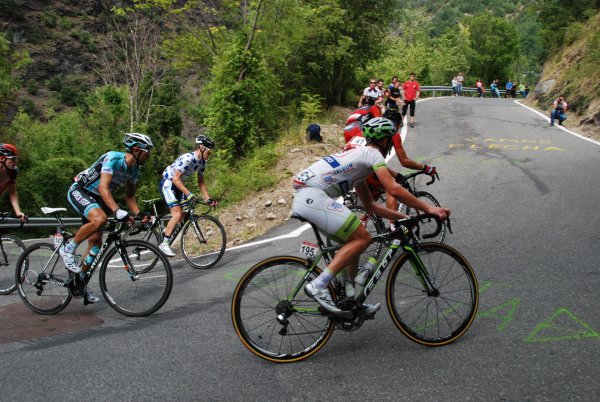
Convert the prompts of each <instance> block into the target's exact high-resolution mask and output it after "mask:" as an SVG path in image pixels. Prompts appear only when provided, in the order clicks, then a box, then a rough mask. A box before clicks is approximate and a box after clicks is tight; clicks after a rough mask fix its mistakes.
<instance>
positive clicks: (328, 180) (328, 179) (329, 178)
mask: <svg viewBox="0 0 600 402" xmlns="http://www.w3.org/2000/svg"><path fill="white" fill-rule="evenodd" d="M323 181H324V182H325V183H327V184H333V183H335V182H337V179H336V178H335V177H333V176H323Z"/></svg>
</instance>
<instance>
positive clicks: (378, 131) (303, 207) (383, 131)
mask: <svg viewBox="0 0 600 402" xmlns="http://www.w3.org/2000/svg"><path fill="white" fill-rule="evenodd" d="M363 132H364V136H365V138H366V140H367V145H366V146H361V147H356V148H353V149H350V150H348V151H345V152H342V153H338V154H334V155H330V156H326V157H325V158H323V159H322V160H320V161H318V162H315V163H314V164H313V165H311V166H310V167H308V168H307V169H305V170H303V171H302V172H300V173H299V174H298V175H296V176H294V178H293V181H294V188H295V189H296V195H295V197H294V204H293V211H294V213H296V214H298V215H300V216H301V217H303V218H304V219H306V220H308V221H310V222H312V223H313V224H315V225H316V226H317V228H318V229H319V230H320V231H321V232H323V233H325V234H326V235H327V236H329V237H330V238H332V239H334V240H337V241H339V242H341V243H344V245H343V246H342V247H341V248H340V249H339V250H338V251H337V252H336V254H335V257H334V258H333V260H332V261H331V263H330V264H329V266H328V267H326V268H325V269H324V270H323V273H321V274H320V275H319V276H318V277H317V278H316V279H315V280H313V281H312V282H310V283H309V284H307V285H306V287H305V292H306V294H307V295H308V296H309V297H311V298H313V299H314V300H315V301H316V302H317V303H318V304H319V305H320V306H321V307H322V308H324V309H325V310H327V311H328V312H330V313H333V314H340V313H341V312H342V310H341V309H340V308H339V307H337V306H336V305H335V303H334V301H333V298H332V296H331V294H330V293H329V290H328V284H329V283H330V282H331V280H332V279H333V278H334V277H335V276H336V275H337V274H338V273H339V272H341V271H342V270H343V269H345V268H347V269H348V275H349V276H350V278H351V279H352V280H353V279H354V278H355V277H356V273H357V270H358V261H359V258H360V255H361V253H362V252H363V251H364V250H366V248H367V247H368V246H369V244H370V242H371V236H370V234H369V232H368V231H367V229H366V228H365V227H364V226H363V225H361V224H360V220H359V219H358V217H357V216H356V215H355V214H354V213H353V212H352V211H350V210H349V209H348V208H347V207H346V206H345V205H343V203H341V202H338V201H336V198H337V197H340V196H343V195H345V194H346V193H347V192H348V191H349V190H350V189H352V188H355V189H356V193H357V195H358V197H359V198H360V200H361V201H362V203H363V204H364V207H365V209H367V210H368V211H370V212H373V213H375V214H376V215H379V216H381V217H383V218H387V219H402V218H405V217H406V215H404V214H402V213H400V212H397V211H394V210H390V209H388V208H386V207H385V206H383V205H379V204H377V203H376V202H374V201H373V199H372V197H371V195H370V193H369V190H368V188H367V186H366V184H365V181H364V179H365V178H366V177H367V176H369V175H370V174H372V173H373V172H374V173H375V175H376V176H377V178H378V179H379V181H381V183H382V184H383V186H384V187H385V190H386V191H387V192H388V193H389V194H390V195H391V196H393V197H394V198H397V199H398V200H400V201H401V202H403V203H404V204H406V205H408V206H410V207H412V208H415V209H418V210H421V211H423V212H426V213H430V214H433V215H436V216H438V217H439V218H440V219H442V220H445V219H446V218H447V217H448V216H450V210H449V209H448V208H439V207H433V206H431V205H428V204H426V203H424V202H423V201H421V200H419V199H417V198H415V197H414V196H413V195H412V194H410V193H409V192H408V191H407V190H406V189H404V188H403V187H402V186H400V185H399V184H397V183H396V181H395V180H394V177H393V176H392V174H391V173H390V172H389V170H388V168H387V166H386V164H385V159H384V155H387V154H388V152H389V150H390V148H391V146H392V137H393V136H394V135H395V134H396V127H395V125H394V123H393V122H392V121H390V120H388V119H385V118H375V119H371V120H369V121H368V122H367V123H365V125H364V127H363ZM380 307H381V305H380V303H377V304H375V305H367V304H365V305H363V308H364V309H365V313H366V314H369V315H373V314H374V313H375V312H377V310H379V308H380Z"/></svg>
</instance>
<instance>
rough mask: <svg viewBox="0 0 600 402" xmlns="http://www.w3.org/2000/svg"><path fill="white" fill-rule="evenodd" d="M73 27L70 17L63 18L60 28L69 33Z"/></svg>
mask: <svg viewBox="0 0 600 402" xmlns="http://www.w3.org/2000/svg"><path fill="white" fill-rule="evenodd" d="M73 25H74V24H73V21H72V20H71V19H70V18H69V17H62V18H61V19H60V27H61V28H62V29H64V30H65V31H68V30H70V29H71V28H73Z"/></svg>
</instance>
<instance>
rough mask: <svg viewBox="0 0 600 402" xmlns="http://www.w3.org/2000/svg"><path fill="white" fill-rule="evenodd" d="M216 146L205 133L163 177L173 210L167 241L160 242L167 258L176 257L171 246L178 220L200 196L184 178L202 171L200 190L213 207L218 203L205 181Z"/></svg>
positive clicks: (162, 182) (199, 173) (170, 166)
mask: <svg viewBox="0 0 600 402" xmlns="http://www.w3.org/2000/svg"><path fill="white" fill-rule="evenodd" d="M214 147H215V143H214V142H213V141H212V140H211V139H210V138H209V137H206V136H204V135H199V136H197V137H196V146H195V148H194V150H193V151H192V152H188V153H185V154H183V155H181V156H180V157H179V158H177V159H176V160H175V162H173V163H172V164H171V165H169V166H167V168H166V169H165V170H164V172H163V178H162V180H161V182H160V191H161V192H162V195H163V197H164V198H165V201H166V203H167V206H168V207H169V210H170V211H171V216H172V217H171V220H169V223H167V227H166V228H165V232H164V233H163V242H162V243H161V244H160V246H159V248H160V251H162V252H163V253H165V255H166V256H167V257H174V256H175V252H174V251H173V250H171V247H169V242H170V240H171V234H173V231H174V230H175V227H176V226H177V223H179V222H180V221H181V220H182V219H183V211H182V207H185V206H186V205H187V204H188V203H190V202H191V201H193V200H195V199H196V196H195V195H194V193H192V192H191V191H190V190H188V188H187V187H186V186H185V184H183V180H184V179H185V178H186V177H188V176H190V175H192V174H194V173H195V172H198V189H199V190H200V192H202V195H203V197H204V200H205V201H206V202H207V203H208V204H209V205H210V206H211V207H214V206H216V205H217V201H216V200H214V199H212V198H210V195H209V194H208V188H207V187H206V182H205V181H204V170H205V169H206V163H207V161H208V158H209V157H210V154H211V152H212V150H213V148H214Z"/></svg>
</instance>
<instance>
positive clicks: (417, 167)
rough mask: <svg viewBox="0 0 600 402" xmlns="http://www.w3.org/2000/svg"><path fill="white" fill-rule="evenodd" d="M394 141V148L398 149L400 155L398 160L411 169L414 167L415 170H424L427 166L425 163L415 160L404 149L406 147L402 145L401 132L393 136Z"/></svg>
mask: <svg viewBox="0 0 600 402" xmlns="http://www.w3.org/2000/svg"><path fill="white" fill-rule="evenodd" d="M393 141H394V149H395V151H396V156H397V157H398V160H399V161H400V164H401V165H402V166H404V167H406V168H409V169H414V170H423V169H424V168H425V165H424V164H422V163H419V162H417V161H414V160H412V159H410V158H409V157H408V155H406V151H405V150H404V147H403V146H402V139H400V134H396V135H395V136H394V137H393Z"/></svg>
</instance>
